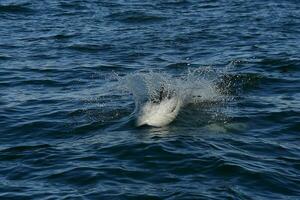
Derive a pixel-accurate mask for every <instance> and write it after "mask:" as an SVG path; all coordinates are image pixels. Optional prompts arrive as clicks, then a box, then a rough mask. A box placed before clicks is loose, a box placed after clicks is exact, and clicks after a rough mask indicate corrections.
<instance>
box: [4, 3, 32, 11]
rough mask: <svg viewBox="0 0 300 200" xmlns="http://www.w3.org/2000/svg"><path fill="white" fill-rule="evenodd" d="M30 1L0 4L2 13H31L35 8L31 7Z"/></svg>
mask: <svg viewBox="0 0 300 200" xmlns="http://www.w3.org/2000/svg"><path fill="white" fill-rule="evenodd" d="M29 5H30V4H29V3H24V4H8V5H4V4H2V5H1V4H0V13H31V12H33V10H32V9H31V8H29V7H28V6H29Z"/></svg>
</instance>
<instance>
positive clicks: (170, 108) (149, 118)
mask: <svg viewBox="0 0 300 200" xmlns="http://www.w3.org/2000/svg"><path fill="white" fill-rule="evenodd" d="M181 106H182V100H181V99H180V98H178V97H176V96H174V97H172V98H170V99H168V98H166V99H163V100H162V101H160V102H159V103H154V102H152V101H147V102H146V103H145V104H143V105H142V106H141V107H140V109H139V111H138V112H137V120H136V125H137V126H142V125H149V126H155V127H162V126H166V125H168V124H169V123H171V122H172V121H173V120H174V119H175V118H176V116H177V115H178V112H179V110H180V107H181Z"/></svg>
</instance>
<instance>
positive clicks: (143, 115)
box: [118, 67, 226, 127]
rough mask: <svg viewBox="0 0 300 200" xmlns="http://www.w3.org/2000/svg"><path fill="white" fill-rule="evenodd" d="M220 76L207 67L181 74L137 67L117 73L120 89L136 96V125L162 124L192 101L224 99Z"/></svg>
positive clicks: (196, 102)
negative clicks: (126, 72)
mask: <svg viewBox="0 0 300 200" xmlns="http://www.w3.org/2000/svg"><path fill="white" fill-rule="evenodd" d="M219 77H220V76H219V74H218V72H217V71H216V70H214V69H213V68H211V67H204V68H196V69H188V70H187V71H186V72H184V73H182V74H180V75H172V74H167V73H165V72H154V71H138V72H135V73H132V74H128V75H126V76H123V77H118V82H119V89H121V90H122V91H123V92H128V93H130V94H132V96H133V99H134V101H135V110H134V115H135V116H136V125H138V126H140V125H145V124H146V125H150V126H158V127H161V126H165V125H167V124H169V123H171V122H172V121H173V120H174V119H175V118H176V116H177V115H178V113H179V111H180V110H181V109H182V108H184V107H186V106H188V105H190V104H193V105H197V104H201V103H204V102H205V103H207V102H211V103H215V102H220V101H224V100H225V99H226V97H225V96H224V95H223V93H224V92H223V91H222V89H220V87H218V79H219ZM224 88H225V87H224ZM162 93H163V95H164V96H165V97H164V98H162Z"/></svg>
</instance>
